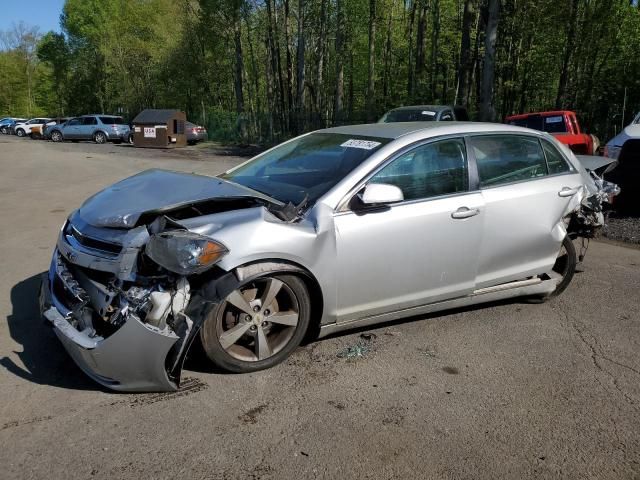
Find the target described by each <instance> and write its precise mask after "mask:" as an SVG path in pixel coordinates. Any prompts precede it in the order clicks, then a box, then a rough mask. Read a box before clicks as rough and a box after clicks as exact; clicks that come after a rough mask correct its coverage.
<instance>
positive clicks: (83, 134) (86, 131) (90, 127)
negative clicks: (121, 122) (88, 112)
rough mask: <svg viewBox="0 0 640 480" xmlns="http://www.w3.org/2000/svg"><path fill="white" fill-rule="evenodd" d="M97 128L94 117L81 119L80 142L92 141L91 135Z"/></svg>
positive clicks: (96, 121)
mask: <svg viewBox="0 0 640 480" xmlns="http://www.w3.org/2000/svg"><path fill="white" fill-rule="evenodd" d="M97 128H98V120H97V119H96V117H83V119H82V126H81V127H80V136H79V138H80V139H81V140H92V139H93V134H94V133H95V131H96V129H97Z"/></svg>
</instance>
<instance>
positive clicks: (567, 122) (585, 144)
mask: <svg viewBox="0 0 640 480" xmlns="http://www.w3.org/2000/svg"><path fill="white" fill-rule="evenodd" d="M505 123H508V124H510V125H517V126H519V127H526V128H533V129H534V130H541V131H543V132H549V133H550V134H551V135H553V136H554V137H556V138H557V139H558V140H559V141H561V142H562V143H564V144H565V145H567V146H568V147H569V148H570V149H571V150H573V152H574V153H576V154H579V155H596V154H597V150H598V148H599V147H600V142H599V141H598V138H597V137H596V136H595V135H590V134H588V133H584V132H583V131H582V130H581V129H580V124H579V123H578V119H577V118H576V114H575V112H572V111H569V110H557V111H553V112H539V113H525V114H522V115H511V116H510V117H507V118H506V119H505Z"/></svg>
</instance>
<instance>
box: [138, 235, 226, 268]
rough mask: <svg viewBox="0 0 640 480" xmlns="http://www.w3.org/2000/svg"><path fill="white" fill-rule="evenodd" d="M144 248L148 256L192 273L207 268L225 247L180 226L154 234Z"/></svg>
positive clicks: (220, 254) (168, 266)
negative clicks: (170, 230) (179, 227)
mask: <svg viewBox="0 0 640 480" xmlns="http://www.w3.org/2000/svg"><path fill="white" fill-rule="evenodd" d="M145 252H146V254H147V256H148V257H149V258H151V260H153V261H154V262H156V263H157V264H158V265H160V266H162V267H164V268H166V269H167V270H169V271H171V272H175V273H179V274H180V275H191V274H193V273H200V272H203V271H205V270H207V269H208V268H209V267H211V265H213V264H214V263H216V262H217V261H218V260H220V259H221V258H222V257H223V256H224V255H225V254H226V253H227V252H228V250H227V249H226V248H225V246H224V245H222V244H220V243H218V242H214V241H213V240H211V239H210V238H208V237H203V236H202V235H198V234H197V233H192V232H185V231H181V230H177V231H173V232H163V233H157V234H155V235H153V236H152V237H151V238H150V239H149V243H148V244H147V247H146V249H145Z"/></svg>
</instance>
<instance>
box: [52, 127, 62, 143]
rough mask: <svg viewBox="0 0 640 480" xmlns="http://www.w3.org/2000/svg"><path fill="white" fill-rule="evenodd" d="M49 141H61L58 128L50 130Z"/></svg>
mask: <svg viewBox="0 0 640 480" xmlns="http://www.w3.org/2000/svg"><path fill="white" fill-rule="evenodd" d="M51 141H52V142H56V143H58V142H61V141H62V133H60V132H59V131H58V130H54V131H53V132H51Z"/></svg>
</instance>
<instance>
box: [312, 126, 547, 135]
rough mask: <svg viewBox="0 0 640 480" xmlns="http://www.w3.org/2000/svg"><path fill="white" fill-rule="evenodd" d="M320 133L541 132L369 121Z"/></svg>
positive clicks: (500, 127)
mask: <svg viewBox="0 0 640 480" xmlns="http://www.w3.org/2000/svg"><path fill="white" fill-rule="evenodd" d="M316 132H320V133H341V134H344V135H359V136H363V137H377V138H390V139H396V138H400V137H403V136H405V135H409V134H411V133H418V132H421V133H423V134H424V136H425V137H435V136H438V135H448V134H452V135H454V134H465V133H484V132H514V133H516V132H517V133H529V134H531V133H536V134H540V132H538V131H535V130H531V129H529V128H523V127H516V126H514V125H505V124H503V123H481V122H398V123H367V124H362V125H346V126H343V127H333V128H326V129H324V130H317V131H316Z"/></svg>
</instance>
